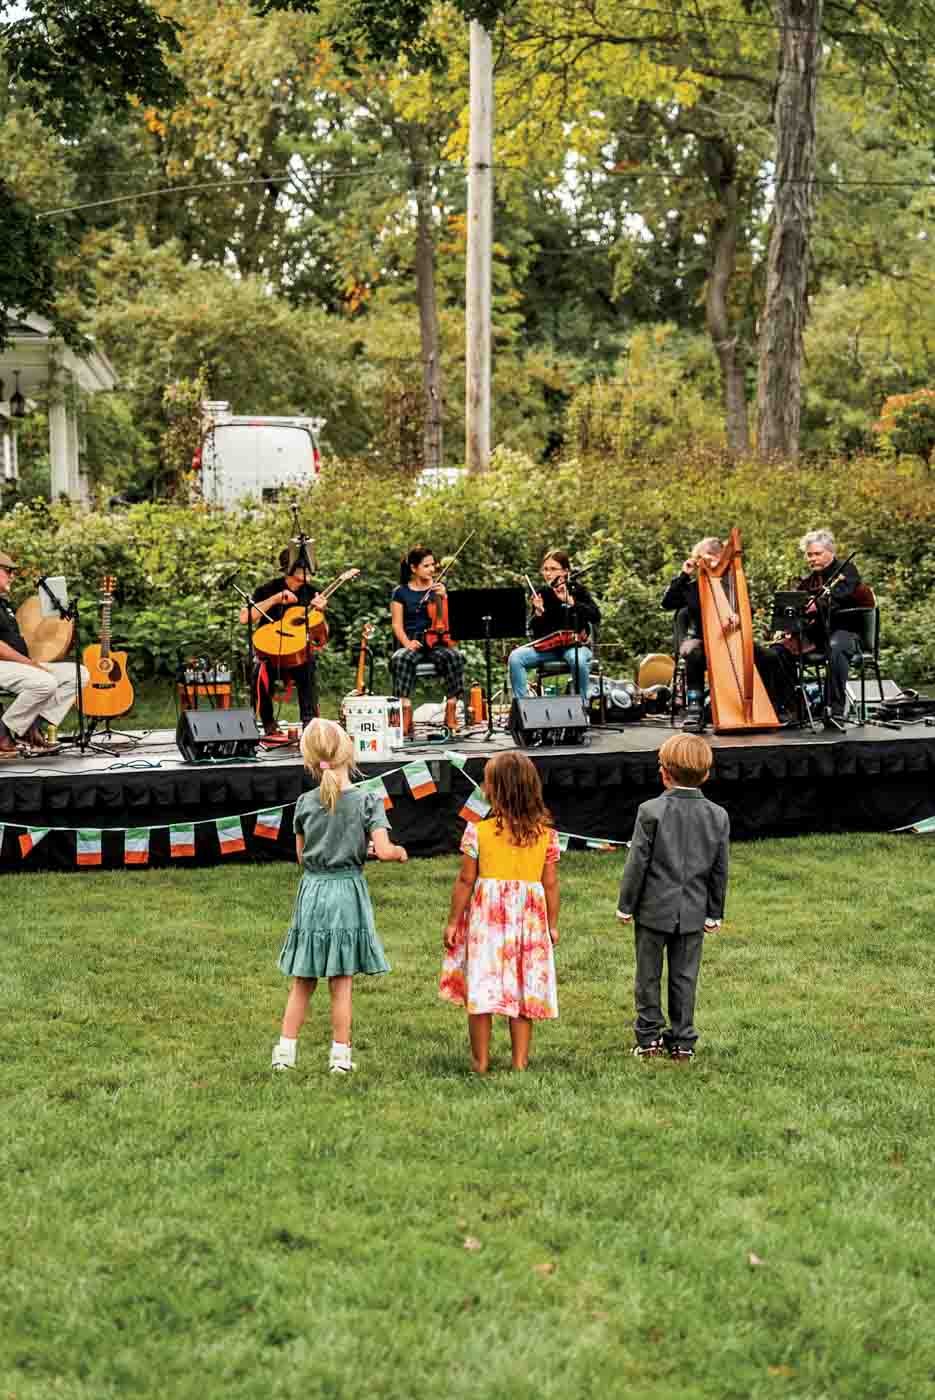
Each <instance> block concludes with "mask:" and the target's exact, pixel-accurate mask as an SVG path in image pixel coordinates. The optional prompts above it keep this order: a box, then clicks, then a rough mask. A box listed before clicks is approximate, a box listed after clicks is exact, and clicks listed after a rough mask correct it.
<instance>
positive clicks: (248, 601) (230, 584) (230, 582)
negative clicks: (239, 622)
mask: <svg viewBox="0 0 935 1400" xmlns="http://www.w3.org/2000/svg"><path fill="white" fill-rule="evenodd" d="M236 577H237V575H236V574H231V576H230V578H229V579H227V580H226V581H225V582H224V583H223V584H222V585H221V587H222V588H232V589H233V590H234V592H235V593H236V594H237V596H238V598H242V599H243V602H244V605H245V606H246V609H247V621H246V624H245V625H246V629H247V676H246V679H247V693H248V694H250V692H251V691H252V689H253V623H252V621H251V618H250V610H251V608H252V609H253V610H254V611H255V612H258V613H259V614H260V616H261V617H265V618H266V621H267V622H272V623H275V621H276V619H275V618H274V617H270V615H269V613H268V612H267V611H266V609H265V608H264V607H262V606H261V604H259V603H255V602H254V601H253V599H252V598H251V597H250V594H249V593H245V592H244V591H243V589H242V588H240V587H239V586H238V585H237V584H236V583H235V582H234V579H235V578H236ZM250 704H251V707H252V705H253V696H252V694H250Z"/></svg>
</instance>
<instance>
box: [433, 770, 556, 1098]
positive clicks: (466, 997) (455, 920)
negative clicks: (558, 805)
mask: <svg viewBox="0 0 935 1400" xmlns="http://www.w3.org/2000/svg"><path fill="white" fill-rule="evenodd" d="M484 792H485V794H486V797H487V801H488V802H489V803H490V808H491V810H490V814H489V816H487V817H485V818H484V820H483V821H480V822H477V823H476V824H475V823H473V822H469V823H468V825H467V827H466V829H465V832H464V836H463V838H462V841H461V851H462V855H463V860H462V862H461V870H460V872H459V874H458V877H457V879H456V880H455V886H454V889H453V890H452V894H451V910H450V912H449V915H448V924H447V927H446V929H445V959H444V963H443V964H442V975H441V982H440V985H439V993H440V995H441V996H442V997H443V998H444V999H445V1000H446V1001H452V1002H454V1003H455V1005H456V1006H466V1007H467V1013H468V1034H469V1036H470V1041H471V1065H472V1068H473V1069H474V1071H475V1072H476V1073H477V1074H486V1073H487V1070H488V1067H489V1064H490V1032H491V1025H492V1019H493V1017H494V1016H509V1018H510V1041H511V1044H512V1048H513V1068H514V1069H516V1070H524V1069H525V1068H526V1066H527V1064H528V1062H529V1045H530V1041H531V1040H532V1026H533V1022H534V1021H549V1020H554V1018H555V1017H556V1016H557V1015H558V996H557V993H556V987H555V959H554V957H553V953H552V948H553V945H554V944H556V943H557V942H558V907H559V895H558V870H557V864H556V863H557V861H558V857H559V848H558V836H557V834H556V832H554V831H553V830H552V829H551V825H550V823H551V818H550V816H549V813H548V812H547V811H546V808H545V804H544V802H543V798H542V784H541V783H540V781H539V774H538V773H537V772H536V769H535V766H534V765H533V764H532V763H531V762H530V760H529V759H528V758H527V757H526V755H525V754H523V753H501V754H497V755H496V756H495V757H494V758H491V759H489V760H488V762H487V764H486V766H485V768H484Z"/></svg>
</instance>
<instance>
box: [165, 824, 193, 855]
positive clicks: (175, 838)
mask: <svg viewBox="0 0 935 1400" xmlns="http://www.w3.org/2000/svg"><path fill="white" fill-rule="evenodd" d="M169 854H170V856H171V857H172V859H173V860H176V859H178V857H179V856H193V855H194V854H195V823H194V822H176V823H175V824H174V825H173V826H170V827H169Z"/></svg>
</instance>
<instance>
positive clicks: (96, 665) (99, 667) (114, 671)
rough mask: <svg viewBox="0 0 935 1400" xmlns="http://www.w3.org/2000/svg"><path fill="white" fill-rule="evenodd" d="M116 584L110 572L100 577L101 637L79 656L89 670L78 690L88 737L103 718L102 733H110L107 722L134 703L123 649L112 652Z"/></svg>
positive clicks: (126, 735)
mask: <svg viewBox="0 0 935 1400" xmlns="http://www.w3.org/2000/svg"><path fill="white" fill-rule="evenodd" d="M116 587H117V580H116V578H114V576H113V574H106V575H105V576H104V578H102V579H101V593H100V599H99V606H100V609H101V634H100V640H99V641H98V642H95V643H92V645H91V646H87V647H85V649H84V652H83V653H82V657H81V661H82V665H83V666H84V667H85V669H86V670H87V672H88V683H87V685H86V686H85V687H84V689H83V690H82V692H81V701H82V708H83V711H84V714H85V716H86V718H88V719H89V720H90V724H89V726H88V730H87V734H88V737H89V738H90V736H91V735H92V734H93V733H94V730H95V729H96V728H97V725H98V724H99V723H100V721H101V720H103V721H104V726H105V729H104V732H105V734H106V735H108V736H109V735H110V734H111V733H112V732H113V731H112V730H111V727H110V721H111V720H112V719H114V718H116V717H117V716H118V715H125V714H126V713H127V711H128V710H129V709H131V708H132V705H133V698H134V697H133V686H132V684H131V683H130V677H129V675H128V674H127V654H126V652H125V651H113V650H112V649H111V644H110V639H111V616H112V613H113V607H114V591H115V589H116ZM121 737H123V738H125V739H130V740H132V742H133V743H137V742H138V741H137V740H135V739H133V737H132V735H129V734H124V735H122V736H121Z"/></svg>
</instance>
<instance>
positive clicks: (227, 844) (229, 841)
mask: <svg viewBox="0 0 935 1400" xmlns="http://www.w3.org/2000/svg"><path fill="white" fill-rule="evenodd" d="M214 825H215V826H216V827H217V832H218V841H219V842H220V845H221V855H222V856H229V855H232V854H233V852H234V851H245V850H246V849H247V843H246V842H245V841H244V839H243V827H242V826H241V824H240V818H239V817H218V818H217V820H216V821H215V823H214Z"/></svg>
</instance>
